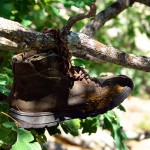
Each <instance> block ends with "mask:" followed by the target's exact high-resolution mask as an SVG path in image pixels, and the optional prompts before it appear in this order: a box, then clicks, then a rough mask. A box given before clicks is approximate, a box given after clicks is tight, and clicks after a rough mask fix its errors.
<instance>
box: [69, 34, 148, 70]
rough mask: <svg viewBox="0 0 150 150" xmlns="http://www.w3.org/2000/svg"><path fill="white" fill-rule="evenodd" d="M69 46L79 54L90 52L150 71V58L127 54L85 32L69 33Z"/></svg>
mask: <svg viewBox="0 0 150 150" xmlns="http://www.w3.org/2000/svg"><path fill="white" fill-rule="evenodd" d="M68 43H69V44H68V47H69V48H70V49H71V50H72V51H73V53H76V54H78V56H79V55H86V54H90V55H91V56H94V57H96V58H98V59H102V60H104V61H107V62H111V63H114V64H117V65H121V66H125V67H129V68H133V69H137V70H142V71H146V72H149V71H150V58H149V57H144V56H135V55H133V54H126V53H125V52H122V51H119V50H117V49H115V48H113V47H110V46H106V45H104V44H103V43H100V42H98V41H96V40H94V39H92V38H90V37H89V36H87V35H85V34H83V33H73V32H72V33H70V35H68Z"/></svg>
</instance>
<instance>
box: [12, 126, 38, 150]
mask: <svg viewBox="0 0 150 150" xmlns="http://www.w3.org/2000/svg"><path fill="white" fill-rule="evenodd" d="M13 130H14V131H16V132H17V141H16V143H15V144H14V145H13V146H12V150H41V146H40V144H39V143H37V142H34V137H33V135H32V134H31V133H30V132H29V131H27V130H25V129H22V128H14V129H13Z"/></svg>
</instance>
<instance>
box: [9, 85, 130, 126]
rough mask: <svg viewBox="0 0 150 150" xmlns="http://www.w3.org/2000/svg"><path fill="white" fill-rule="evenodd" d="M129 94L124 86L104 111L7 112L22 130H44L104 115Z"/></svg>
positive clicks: (12, 110)
mask: <svg viewBox="0 0 150 150" xmlns="http://www.w3.org/2000/svg"><path fill="white" fill-rule="evenodd" d="M130 93H131V88H130V87H128V86H126V87H124V89H123V90H122V92H121V93H120V94H119V95H118V96H117V97H116V98H114V99H113V101H112V104H111V105H110V106H109V107H107V108H105V109H98V110H95V111H92V112H85V113H79V112H77V111H76V112H72V111H65V112H63V113H61V112H58V113H57V112H55V113H53V112H37V113H28V112H22V111H18V110H15V109H14V108H11V109H10V110H9V115H11V116H12V117H13V118H14V119H15V120H16V121H17V122H18V123H19V126H20V127H22V128H44V127H53V126H56V125H57V124H58V122H61V121H64V120H70V119H75V118H81V119H84V118H86V117H90V116H91V117H94V116H96V115H98V114H103V113H106V112H107V111H108V110H111V109H113V108H115V107H116V106H118V105H119V104H121V103H122V102H123V101H124V100H125V99H126V98H127V97H128V96H129V94H130Z"/></svg>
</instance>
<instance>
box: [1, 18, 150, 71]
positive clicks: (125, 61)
mask: <svg viewBox="0 0 150 150" xmlns="http://www.w3.org/2000/svg"><path fill="white" fill-rule="evenodd" d="M6 25H7V26H6ZM0 36H2V37H4V38H3V45H2V44H0V49H4V50H9V48H10V47H9V46H11V47H12V50H16V51H18V50H19V51H24V50H36V51H42V50H47V49H50V48H54V47H55V39H54V38H53V37H52V36H51V35H49V34H45V33H40V32H36V31H33V30H30V29H28V28H25V27H23V26H22V25H20V24H19V23H16V22H13V21H10V20H7V19H4V18H0ZM6 38H7V39H8V40H10V41H11V42H15V43H17V45H19V46H17V45H16V44H14V45H13V44H10V45H9V42H6V43H5V46H4V39H6ZM65 38H66V39H67V42H68V48H69V49H70V50H71V51H72V53H73V55H74V56H78V57H81V58H83V57H85V58H86V57H87V56H88V55H89V56H92V57H93V58H96V59H97V60H99V59H102V60H104V61H107V62H112V63H114V64H118V65H122V66H125V67H129V68H133V69H138V70H142V71H147V72H149V71H150V58H149V57H144V56H135V55H133V54H126V53H124V52H122V51H120V50H117V49H115V48H113V47H110V46H106V45H105V44H103V43H100V42H98V41H96V40H94V39H92V38H90V37H89V36H87V35H85V34H83V33H75V32H70V33H69V34H68V35H67V37H65ZM6 41H7V40H6ZM11 42H10V43H11ZM0 43H1V41H0ZM24 45H25V46H24ZM10 49H11V48H10Z"/></svg>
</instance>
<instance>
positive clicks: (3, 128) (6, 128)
mask: <svg viewBox="0 0 150 150" xmlns="http://www.w3.org/2000/svg"><path fill="white" fill-rule="evenodd" d="M9 123H10V122H6V123H3V124H0V147H7V146H11V145H12V144H14V143H15V141H16V137H17V134H16V132H15V131H13V130H12V127H13V126H14V125H15V124H9Z"/></svg>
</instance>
